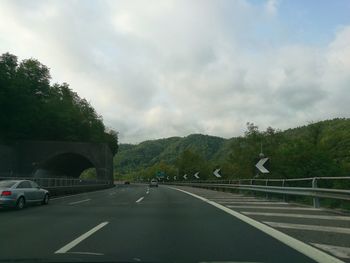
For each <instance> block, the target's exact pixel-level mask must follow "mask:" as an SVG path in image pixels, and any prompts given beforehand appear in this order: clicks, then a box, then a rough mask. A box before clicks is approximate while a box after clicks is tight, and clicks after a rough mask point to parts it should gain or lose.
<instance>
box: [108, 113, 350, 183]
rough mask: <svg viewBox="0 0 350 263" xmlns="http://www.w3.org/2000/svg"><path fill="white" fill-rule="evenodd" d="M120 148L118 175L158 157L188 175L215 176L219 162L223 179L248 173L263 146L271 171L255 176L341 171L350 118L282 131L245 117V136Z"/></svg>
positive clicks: (348, 151)
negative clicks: (214, 172)
mask: <svg viewBox="0 0 350 263" xmlns="http://www.w3.org/2000/svg"><path fill="white" fill-rule="evenodd" d="M261 146H262V149H261ZM121 149H122V150H121V152H120V154H119V156H117V157H116V159H115V168H116V170H117V171H119V174H120V175H126V174H129V175H130V174H131V173H135V174H138V173H142V171H153V170H152V169H150V167H158V164H159V163H161V162H162V163H165V164H166V165H168V166H170V167H173V169H172V170H173V171H177V172H178V174H179V176H180V177H182V176H183V175H184V174H187V175H189V177H190V179H194V178H193V176H192V175H193V174H194V173H195V172H198V171H199V172H200V176H201V179H215V177H213V174H212V172H213V170H214V169H215V168H221V172H222V175H223V178H226V179H231V178H253V177H254V176H255V175H256V174H257V170H256V168H255V164H256V162H257V161H258V160H259V154H260V151H261V150H262V151H263V153H264V155H265V156H266V157H269V159H270V165H269V170H270V173H269V174H267V175H260V177H268V178H301V177H314V176H343V175H349V173H350V119H334V120H327V121H322V122H318V123H310V124H309V125H307V126H303V127H298V128H295V129H289V130H286V131H283V132H282V131H280V130H276V129H273V128H271V127H268V128H267V129H266V130H265V131H260V130H259V128H258V126H256V125H255V124H253V123H247V130H246V132H245V133H244V136H241V137H235V138H231V139H227V140H225V139H222V138H218V137H213V136H207V135H200V134H195V135H190V136H187V137H185V138H179V137H176V138H169V139H162V140H155V141H148V142H147V143H141V144H139V145H125V147H124V146H123V145H122V147H121ZM151 149H153V150H151ZM126 168H127V169H126ZM158 168H159V167H158ZM169 169H170V168H169ZM170 170H171V169H170ZM149 176H154V175H152V174H149ZM191 176H192V177H191Z"/></svg>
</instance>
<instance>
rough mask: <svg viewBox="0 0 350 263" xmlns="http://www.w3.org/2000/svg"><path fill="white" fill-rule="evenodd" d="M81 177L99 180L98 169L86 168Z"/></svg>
mask: <svg viewBox="0 0 350 263" xmlns="http://www.w3.org/2000/svg"><path fill="white" fill-rule="evenodd" d="M79 178H80V179H94V180H97V179H98V178H97V170H96V168H88V169H86V170H84V171H83V172H82V173H81V174H80V176H79Z"/></svg>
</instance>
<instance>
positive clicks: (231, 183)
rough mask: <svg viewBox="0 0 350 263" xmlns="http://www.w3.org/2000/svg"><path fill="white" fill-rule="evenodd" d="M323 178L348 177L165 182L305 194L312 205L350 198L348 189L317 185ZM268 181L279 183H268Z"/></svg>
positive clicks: (343, 178)
mask: <svg viewBox="0 0 350 263" xmlns="http://www.w3.org/2000/svg"><path fill="white" fill-rule="evenodd" d="M324 180H349V181H350V177H310V178H295V179H233V180H211V181H191V182H172V183H170V182H169V183H167V184H173V185H184V186H192V187H202V188H208V189H216V190H229V189H235V190H246V191H253V192H265V193H274V194H283V195H284V196H285V195H294V196H307V197H311V198H313V206H314V207H315V208H318V207H320V201H319V198H329V199H339V200H347V201H349V200H350V190H348V189H335V188H323V187H318V182H320V181H324ZM291 182H309V183H311V187H291V186H286V184H287V183H289V184H290V183H291ZM269 183H274V184H280V185H277V186H276V185H269Z"/></svg>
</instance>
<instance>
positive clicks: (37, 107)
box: [0, 53, 118, 154]
mask: <svg viewBox="0 0 350 263" xmlns="http://www.w3.org/2000/svg"><path fill="white" fill-rule="evenodd" d="M50 80H51V76H50V70H49V68H48V67H47V66H45V65H43V64H41V63H40V62H39V61H38V60H36V59H26V60H23V61H21V62H19V61H18V59H17V57H16V56H15V55H12V54H9V53H5V54H2V55H1V56H0V107H1V111H0V123H1V129H0V142H2V143H10V142H12V141H16V140H54V141H56V140H62V141H85V142H106V143H108V144H109V146H110V148H111V150H112V152H113V154H115V153H116V152H117V150H118V133H117V132H115V131H113V130H108V131H107V130H106V128H105V126H104V124H103V120H102V117H101V116H100V115H98V114H97V113H96V111H95V109H94V108H93V107H92V106H91V104H90V103H89V102H88V101H87V100H86V99H82V98H80V97H79V96H78V94H77V93H76V92H74V91H73V90H72V89H71V88H70V87H69V85H68V84H67V83H62V84H57V83H55V84H53V85H51V84H50Z"/></svg>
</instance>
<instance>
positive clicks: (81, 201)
mask: <svg viewBox="0 0 350 263" xmlns="http://www.w3.org/2000/svg"><path fill="white" fill-rule="evenodd" d="M90 200H91V199H84V200H80V201H76V202H72V203H69V204H70V205H76V204H80V203H85V202H88V201H90Z"/></svg>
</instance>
